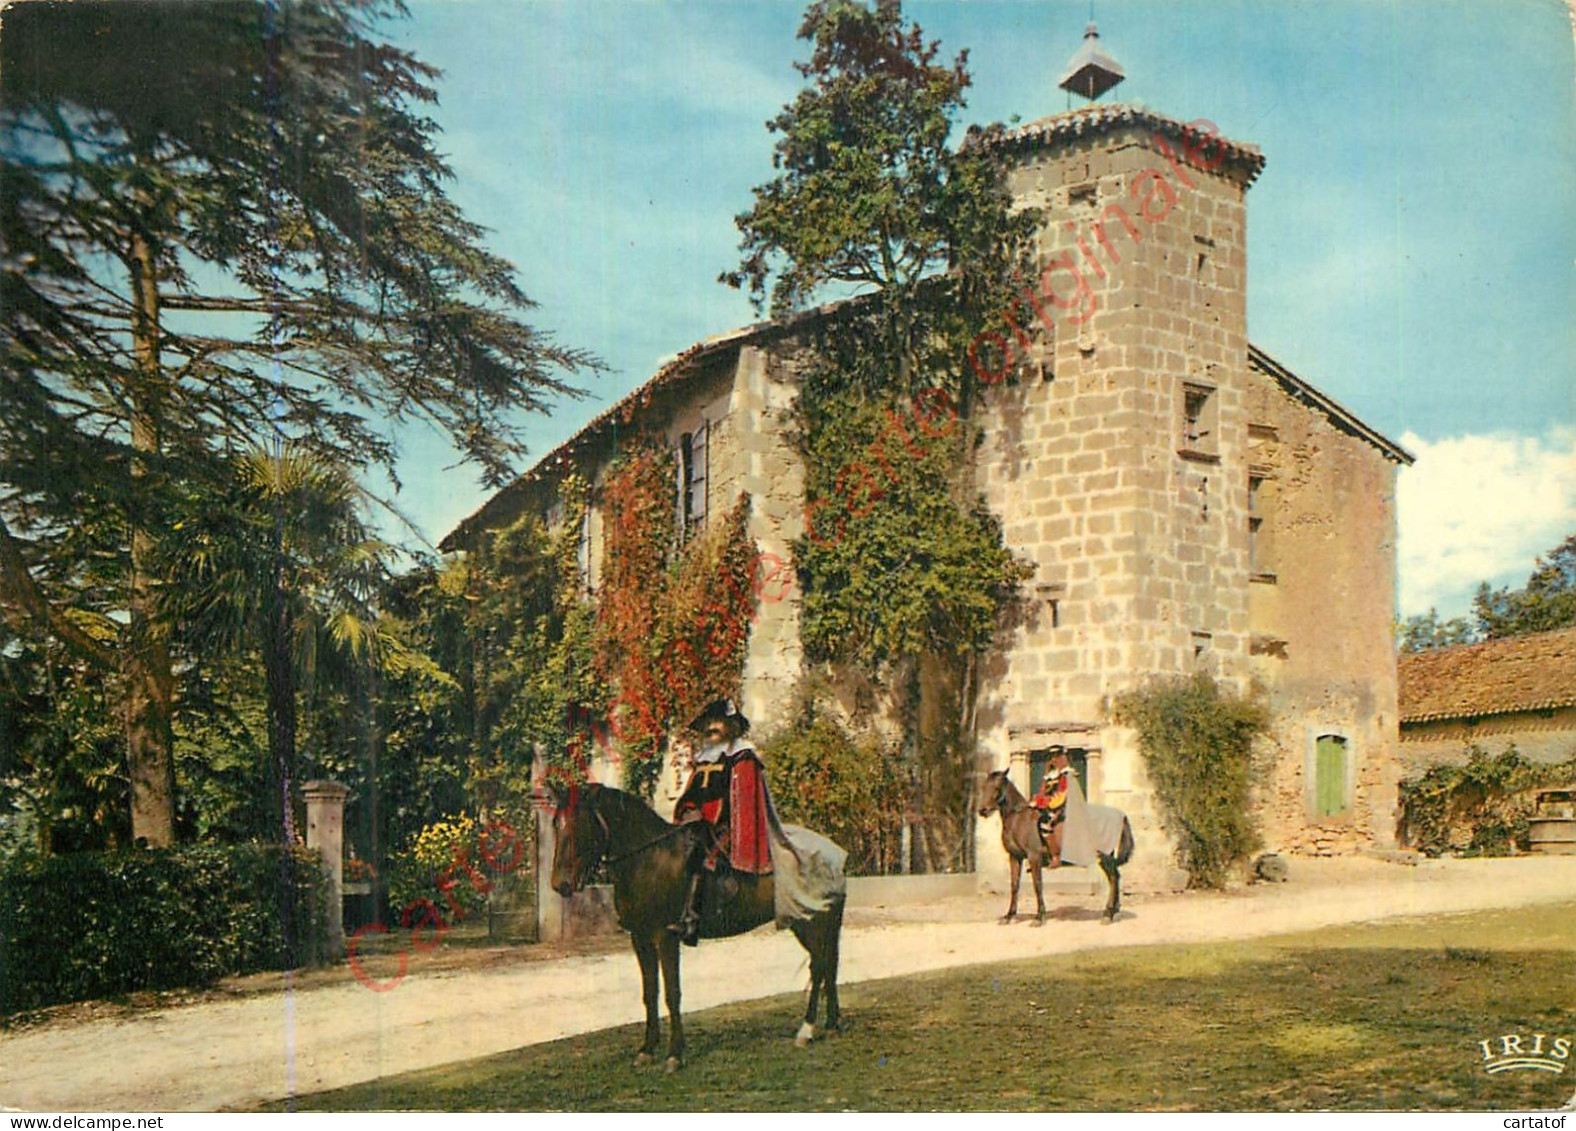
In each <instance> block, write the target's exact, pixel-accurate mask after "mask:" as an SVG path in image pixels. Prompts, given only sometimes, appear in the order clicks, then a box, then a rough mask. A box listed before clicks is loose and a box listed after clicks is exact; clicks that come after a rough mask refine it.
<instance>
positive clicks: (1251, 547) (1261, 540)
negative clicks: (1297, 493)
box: [1248, 470, 1276, 584]
mask: <svg viewBox="0 0 1576 1131" xmlns="http://www.w3.org/2000/svg"><path fill="white" fill-rule="evenodd" d="M1274 505H1275V483H1274V480H1273V477H1272V476H1270V475H1269V474H1268V473H1267V472H1265V471H1262V470H1253V471H1250V472H1249V473H1248V575H1249V578H1250V579H1251V580H1253V581H1262V582H1266V583H1269V584H1274V582H1275V580H1276V578H1275V555H1274V544H1273V541H1272V533H1271V531H1272V527H1270V526H1269V525H1268V524H1267V522H1266V520H1267V519H1268V518H1269V517H1270V513H1271V511H1272V510H1273V508H1274Z"/></svg>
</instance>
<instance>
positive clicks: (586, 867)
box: [568, 786, 684, 890]
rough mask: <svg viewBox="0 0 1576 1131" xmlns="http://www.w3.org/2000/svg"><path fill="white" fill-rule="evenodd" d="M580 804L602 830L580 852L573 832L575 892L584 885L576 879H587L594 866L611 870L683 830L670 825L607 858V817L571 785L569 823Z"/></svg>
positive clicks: (610, 840)
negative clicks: (587, 848)
mask: <svg viewBox="0 0 1576 1131" xmlns="http://www.w3.org/2000/svg"><path fill="white" fill-rule="evenodd" d="M582 805H584V807H585V808H586V810H587V811H588V812H589V813H590V814H591V816H593V817H595V818H596V823H597V827H598V828H600V829H601V830H602V833H601V836H600V837H599V838H598V840H597V842H596V843H595V844H594V845H592V847H591V851H589V852H584V853H583V852H581V850H580V837H579V834H578V830H577V831H576V834H575V847H574V863H575V869H574V871H575V880H574V883H575V888H576V890H578V889H580V888H582V887H584V886H585V885H584V883H583V882H581V879H580V877H581V876H589V875H590V874H591V873H592V872H594V871H596V869H597V866H598V865H605V866H607V867H612V866H613V865H615V864H622V863H623V862H624V861H626V860H628V859H630V858H631V857H635V856H639V855H640V854H641V853H642V852H645V851H646V850H647V849H650V848H654V847H656V846H657V845H659V844H661V843H662V842H663V841H665V840H669V839H671V838H672V837H674V836H676V835H678V834H679V833H681V832H683V831H684V826H683V825H673V826H671V827H670V828H669V829H667V831H665V832H662V833H658V834H657V835H656V836H654V837H652V838H651V839H650V840H647V841H644V842H642V843H641V844H638V845H636V846H635V847H634V848H631V849H630V850H629V851H627V852H620V853H618V854H617V855H615V856H609V855H608V849H609V848H611V847H612V844H613V830H612V829H611V828H610V827H609V826H608V823H607V818H606V817H604V816H602V812H601V810H600V809H598V808H597V806H596V804H595V803H594V802H593V801H591V800H590V798H589V797H588V796H587V795H586V794H585V793H583V792H582V791H581V789H580V787H579V786H571V787H570V790H569V806H568V811H569V818H570V820H571V821H573V819H574V813H575V811H576V810H577V809H579V808H580V807H581V806H582Z"/></svg>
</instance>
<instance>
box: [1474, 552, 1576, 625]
mask: <svg viewBox="0 0 1576 1131" xmlns="http://www.w3.org/2000/svg"><path fill="white" fill-rule="evenodd" d="M1472 611H1473V613H1474V615H1476V617H1477V623H1478V632H1479V633H1480V634H1481V635H1482V636H1483V638H1484V639H1487V640H1498V639H1501V638H1502V637H1506V636H1523V635H1525V634H1527V633H1529V632H1552V631H1554V630H1555V629H1559V628H1569V627H1570V626H1571V625H1573V624H1576V534H1572V535H1571V536H1570V537H1568V538H1566V539H1565V541H1564V542H1561V543H1560V544H1559V545H1558V546H1556V547H1555V548H1554V549H1552V550H1550V551H1549V553H1548V555H1547V556H1546V557H1540V558H1538V561H1537V564H1536V566H1535V567H1534V568H1533V570H1532V573H1531V575H1530V576H1529V577H1528V578H1527V583H1526V584H1525V585H1524V586H1522V587H1521V588H1520V589H1490V588H1489V585H1488V582H1486V581H1485V582H1484V583H1483V584H1482V585H1480V586H1479V587H1478V591H1477V596H1476V597H1475V598H1474V599H1473V601H1472Z"/></svg>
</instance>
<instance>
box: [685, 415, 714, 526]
mask: <svg viewBox="0 0 1576 1131" xmlns="http://www.w3.org/2000/svg"><path fill="white" fill-rule="evenodd" d="M678 456H679V458H678V500H677V508H678V516H677V517H678V523H677V525H678V530H679V541H680V543H681V544H682V543H684V542H688V541H689V540H690V539H691V538H693V537H694V536H695V535H696V534H697V533H698V532H699V531H700V529H701V528H702V527H703V526H705V525H706V482H707V479H708V478H709V477H710V472H711V424H710V423H709V422H708V421H705V420H702V421H701V422H700V427H699V428H697V429H696V430H695V431H693V432H686V433H684V435H682V436H680V437H679V452H678Z"/></svg>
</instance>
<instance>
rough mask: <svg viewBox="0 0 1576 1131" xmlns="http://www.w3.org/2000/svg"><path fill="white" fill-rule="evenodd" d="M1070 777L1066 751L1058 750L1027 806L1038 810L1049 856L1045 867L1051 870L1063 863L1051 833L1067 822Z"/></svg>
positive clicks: (1070, 769)
mask: <svg viewBox="0 0 1576 1131" xmlns="http://www.w3.org/2000/svg"><path fill="white" fill-rule="evenodd" d="M1072 775H1073V767H1072V763H1071V762H1070V761H1069V760H1068V758H1067V752H1066V751H1065V750H1057V751H1056V752H1055V753H1054V754H1052V755H1051V764H1050V766H1049V767H1048V768H1047V769H1046V771H1045V777H1044V779H1043V780H1042V781H1041V782H1040V790H1039V792H1038V793H1036V794H1035V795H1034V796H1033V797H1032V798H1031V799H1030V800H1029V804H1030V805H1032V806H1034V808H1035V809H1037V810H1038V811H1039V815H1040V839H1041V840H1042V841H1044V842H1045V848H1046V851H1047V852H1048V853H1050V856H1049V858H1048V859H1047V860H1046V865H1047V866H1048V867H1051V868H1059V867H1060V866H1061V863H1062V862H1061V856H1060V853H1058V852H1057V849H1056V840H1055V838H1054V837H1053V836H1052V834H1053V833H1054V832H1055V831H1056V826H1057V825H1059V824H1061V823H1062V822H1063V821H1064V820H1066V819H1067V793H1068V783H1069V782H1070V781H1071V780H1072Z"/></svg>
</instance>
